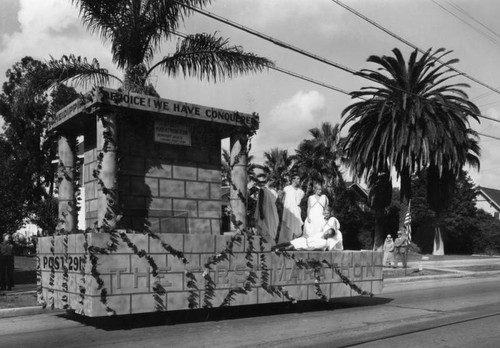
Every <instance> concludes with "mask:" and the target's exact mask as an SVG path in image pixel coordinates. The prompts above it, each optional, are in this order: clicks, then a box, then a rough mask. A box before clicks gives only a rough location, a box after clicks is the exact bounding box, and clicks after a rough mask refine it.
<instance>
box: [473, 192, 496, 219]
mask: <svg viewBox="0 0 500 348" xmlns="http://www.w3.org/2000/svg"><path fill="white" fill-rule="evenodd" d="M476 207H477V208H478V209H482V210H484V211H485V212H487V213H488V214H491V215H493V216H494V217H495V218H497V219H498V218H499V217H500V190H495V189H492V188H488V187H481V186H478V194H477V197H476Z"/></svg>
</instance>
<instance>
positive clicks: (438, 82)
mask: <svg viewBox="0 0 500 348" xmlns="http://www.w3.org/2000/svg"><path fill="white" fill-rule="evenodd" d="M392 52H393V53H394V57H389V56H382V57H379V56H370V57H369V58H368V61H369V62H372V63H375V64H378V65H380V68H379V69H378V70H377V71H375V70H361V71H360V72H359V73H358V75H360V76H362V77H365V78H368V79H370V80H372V81H374V82H376V83H377V84H378V85H379V86H373V87H365V88H362V89H361V90H360V91H355V92H352V93H351V96H352V98H361V99H363V100H362V101H359V102H355V103H353V104H352V105H350V106H348V107H347V108H346V109H345V110H344V111H343V112H342V116H343V117H345V119H344V122H343V124H342V127H345V126H347V125H348V124H351V127H350V129H349V132H348V135H347V138H346V155H347V157H348V158H349V160H350V167H351V169H352V171H353V173H354V174H355V175H356V176H358V177H365V178H367V176H368V175H370V173H382V172H385V171H387V169H388V168H392V169H394V170H395V172H396V173H397V175H398V177H399V178H400V185H401V190H400V195H401V203H402V204H403V205H406V206H407V205H408V202H409V199H410V198H411V175H412V174H415V173H418V172H420V171H421V170H422V169H423V168H426V167H429V166H435V167H436V168H438V175H439V177H442V175H443V174H442V173H443V170H445V171H449V173H450V174H451V175H452V176H456V175H458V173H459V172H460V170H461V168H462V167H463V166H464V164H465V163H466V162H467V161H468V158H469V156H470V153H471V152H473V153H474V152H476V149H475V148H473V147H472V146H471V138H470V136H471V135H474V134H475V132H474V131H472V130H471V129H470V125H469V122H468V118H469V117H472V118H473V119H475V120H476V121H478V117H477V115H478V114H479V109H478V108H477V106H476V105H475V104H474V103H472V102H471V101H469V100H468V96H467V94H466V93H465V92H464V91H463V88H465V87H469V86H468V85H466V84H463V83H455V84H451V83H450V82H449V80H450V79H451V78H453V77H455V76H456V75H455V74H451V66H452V64H454V63H456V62H458V60H457V59H451V60H448V61H445V62H441V61H442V59H444V58H445V57H446V56H447V55H448V54H449V53H450V51H445V50H444V49H438V50H436V51H435V52H431V50H428V51H427V52H425V53H424V54H423V55H422V56H421V57H419V58H418V57H417V55H418V52H417V50H415V51H413V52H412V53H411V55H410V58H409V60H408V63H406V61H405V59H404V58H403V56H402V54H401V52H400V51H399V50H398V49H396V48H395V49H393V51H392ZM476 153H477V152H476ZM401 213H404V209H401ZM400 221H404V219H403V218H401V219H400ZM400 223H401V222H400ZM401 227H402V226H401Z"/></svg>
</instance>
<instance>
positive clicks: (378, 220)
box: [373, 209, 385, 251]
mask: <svg viewBox="0 0 500 348" xmlns="http://www.w3.org/2000/svg"><path fill="white" fill-rule="evenodd" d="M383 221H384V210H380V209H378V210H376V211H375V229H374V231H373V250H374V251H380V250H382V248H383V247H384V240H385V239H384V229H383V227H382V222H383Z"/></svg>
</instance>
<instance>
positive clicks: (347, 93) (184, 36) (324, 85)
mask: <svg viewBox="0 0 500 348" xmlns="http://www.w3.org/2000/svg"><path fill="white" fill-rule="evenodd" d="M172 34H174V35H177V36H179V37H182V38H186V37H187V35H186V34H184V33H180V32H178V31H172ZM267 68H269V69H272V70H275V71H278V72H281V73H283V74H286V75H290V76H293V77H296V78H298V79H301V80H304V81H308V82H311V83H314V84H316V85H318V86H322V87H325V88H328V89H331V90H334V91H337V92H340V93H343V94H346V95H348V96H350V93H349V92H348V91H346V90H344V89H341V88H338V87H335V86H332V85H329V84H327V83H324V82H321V81H318V80H314V79H312V78H310V77H307V76H304V75H300V74H297V73H295V72H293V71H290V70H286V69H284V68H280V67H279V66H276V65H273V66H272V65H268V66H267ZM359 99H365V98H361V97H359Z"/></svg>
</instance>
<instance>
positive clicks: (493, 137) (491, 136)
mask: <svg viewBox="0 0 500 348" xmlns="http://www.w3.org/2000/svg"><path fill="white" fill-rule="evenodd" d="M477 134H479V135H481V136H483V137H487V138H492V139H496V140H500V138H499V137H495V136H493V135H488V134H483V133H479V132H478V133H477Z"/></svg>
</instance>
